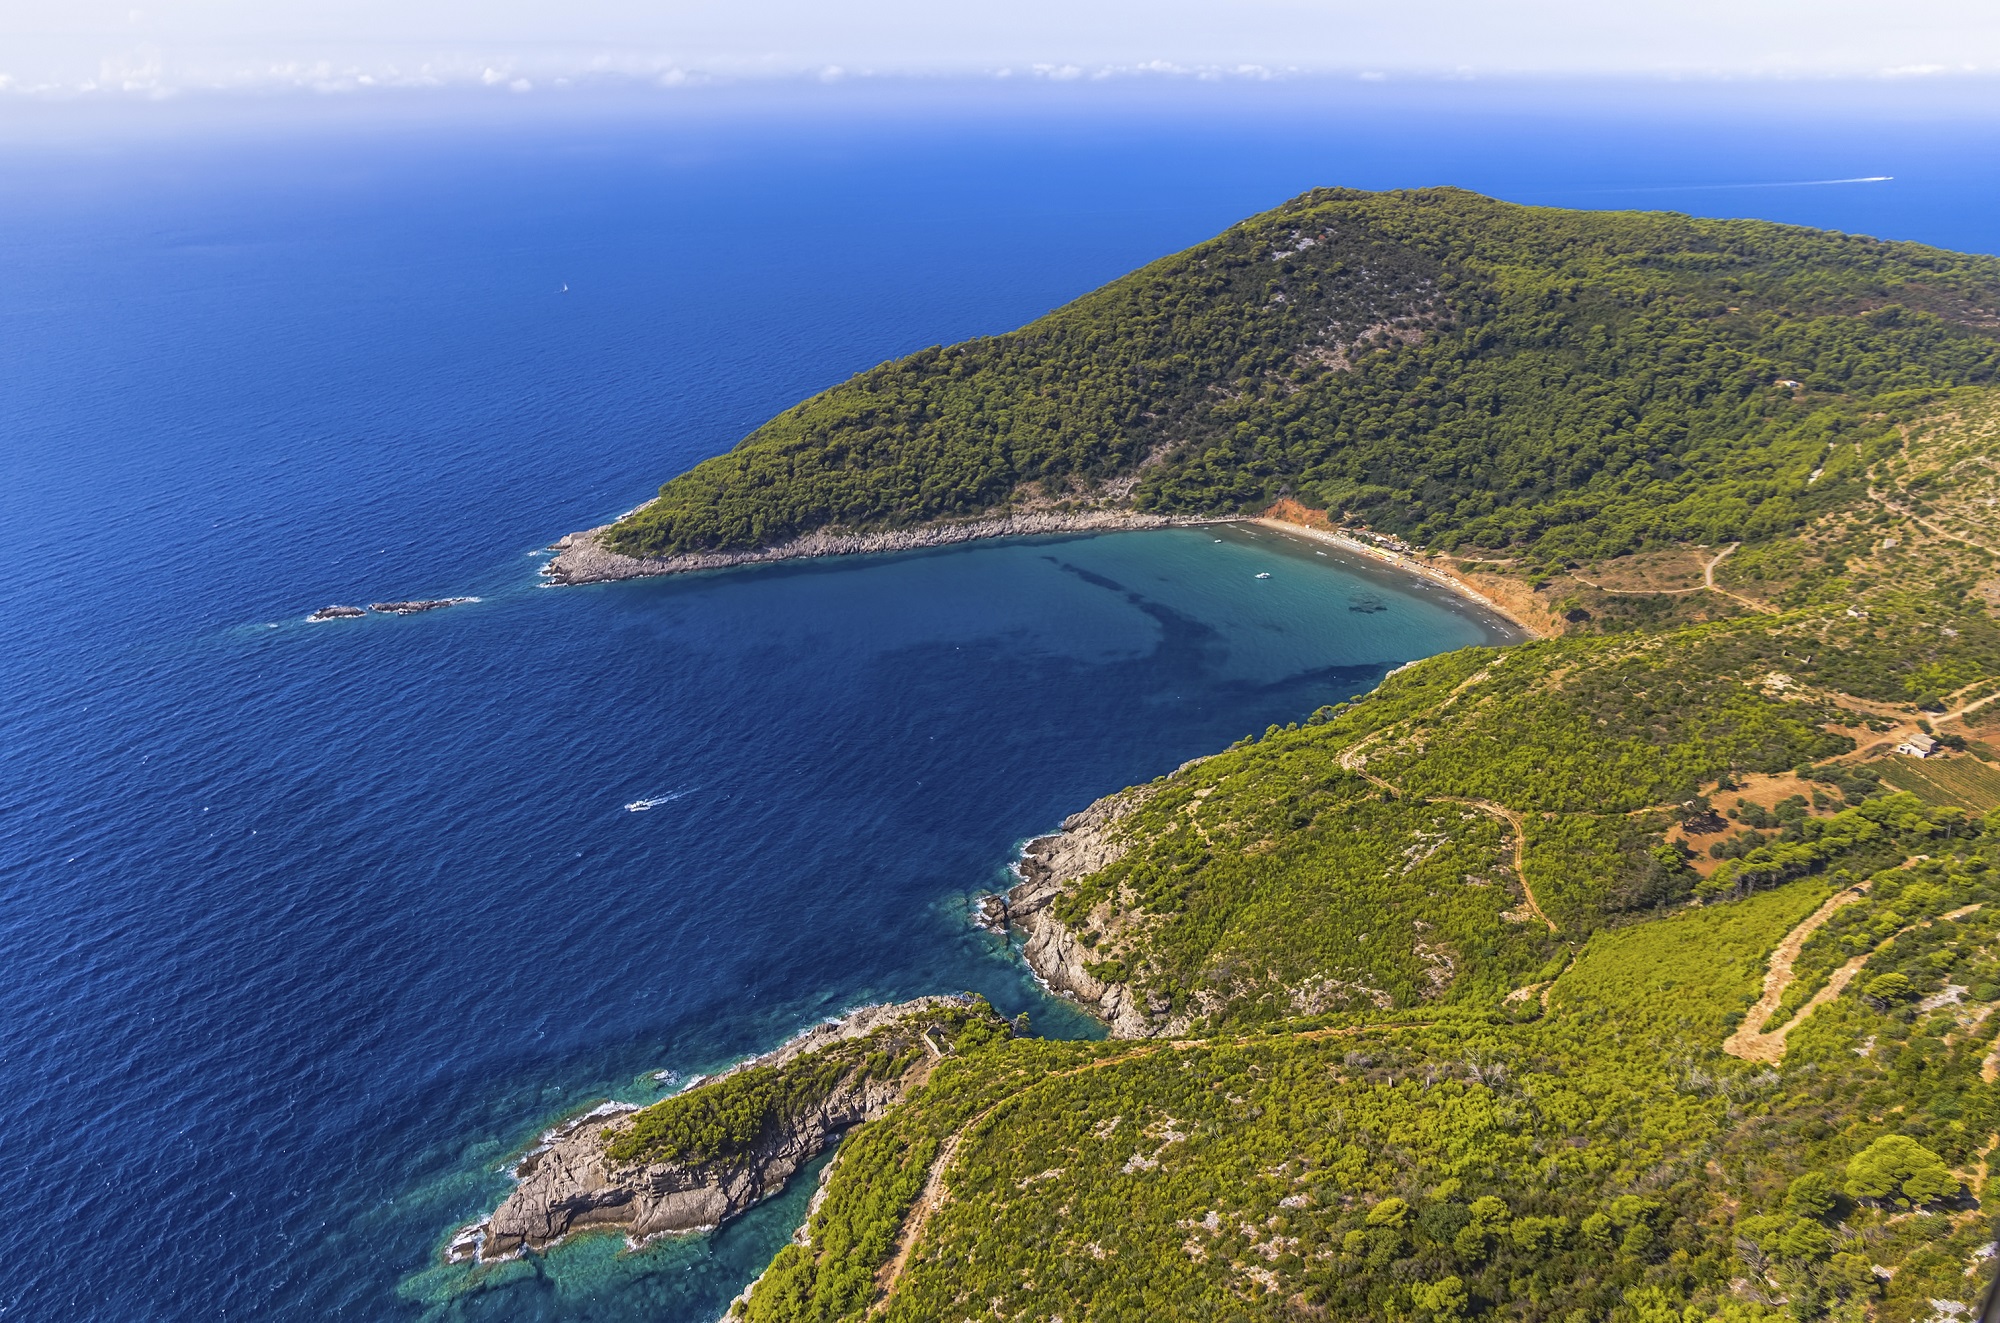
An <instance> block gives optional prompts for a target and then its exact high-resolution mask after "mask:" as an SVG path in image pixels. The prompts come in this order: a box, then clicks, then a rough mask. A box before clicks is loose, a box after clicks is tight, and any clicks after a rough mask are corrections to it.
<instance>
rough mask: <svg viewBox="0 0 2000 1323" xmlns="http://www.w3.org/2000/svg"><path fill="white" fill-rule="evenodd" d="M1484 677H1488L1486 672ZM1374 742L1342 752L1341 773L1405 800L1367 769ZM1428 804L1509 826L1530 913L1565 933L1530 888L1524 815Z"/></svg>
mask: <svg viewBox="0 0 2000 1323" xmlns="http://www.w3.org/2000/svg"><path fill="white" fill-rule="evenodd" d="M1481 674H1484V673H1483V672H1482V673H1481ZM1478 678H1479V676H1474V677H1472V679H1473V680H1476V679H1478ZM1471 683H1472V680H1467V681H1466V682H1465V684H1471ZM1463 688H1465V685H1463V684H1462V685H1460V686H1459V689H1463ZM1457 696H1458V693H1457V690H1454V691H1453V692H1452V697H1454V698H1456V697H1457ZM1447 701H1449V700H1447ZM1373 742H1374V737H1373V736H1370V737H1369V738H1368V739H1366V740H1363V741H1362V742H1361V743H1359V744H1357V745H1355V746H1354V747H1352V748H1350V749H1344V750H1342V751H1341V754H1340V766H1341V770H1343V771H1348V772H1352V773H1354V774H1355V775H1356V776H1358V777H1360V778H1361V779H1362V780H1364V781H1366V782H1368V784H1370V785H1372V786H1376V787H1378V788H1380V789H1382V790H1386V791H1388V792H1389V793H1390V794H1392V795H1395V796H1396V797H1397V798H1399V799H1401V798H1405V796H1404V795H1403V792H1402V790H1400V789H1399V788H1397V787H1396V786H1394V785H1392V784H1390V783H1389V782H1387V781H1384V780H1383V779H1382V778H1381V777H1379V776H1377V775H1375V774H1374V773H1373V772H1371V771H1369V770H1368V769H1367V767H1366V766H1365V765H1364V764H1365V763H1366V761H1367V749H1368V746H1369V745H1370V744H1371V743H1373ZM1424 802H1425V803H1427V804H1463V805H1465V806H1466V807H1468V808H1476V809H1478V810H1479V811H1480V812H1481V813H1484V814H1487V815H1488V816H1490V817H1495V818H1498V819H1500V821H1502V822H1504V823H1506V824H1507V827H1508V829H1509V830H1510V831H1512V832H1513V833H1514V876H1515V877H1516V878H1517V879H1519V881H1520V883H1521V895H1522V896H1523V897H1525V898H1526V899H1527V902H1528V910H1529V912H1530V913H1532V914H1533V915H1534V916H1535V917H1536V918H1538V919H1540V920H1541V921H1542V922H1543V923H1545V924H1547V925H1548V926H1549V931H1550V932H1552V933H1553V932H1560V931H1561V929H1559V928H1557V927H1556V921H1555V920H1554V919H1551V918H1550V917H1549V916H1548V914H1547V913H1546V912H1545V911H1544V910H1543V909H1542V903H1541V902H1540V901H1538V900H1536V899H1535V890H1534V888H1533V887H1531V886H1529V885H1528V864H1527V858H1528V828H1527V824H1526V823H1524V822H1522V821H1521V815H1520V814H1518V813H1516V812H1515V811H1514V810H1513V809H1510V808H1508V807H1507V806H1506V805H1505V804H1496V803H1494V802H1493V801H1492V800H1490V799H1466V798H1463V797H1461V796H1459V795H1433V796H1431V797H1430V798H1429V799H1427V800H1425V801H1424Z"/></svg>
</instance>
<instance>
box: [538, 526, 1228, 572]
mask: <svg viewBox="0 0 2000 1323" xmlns="http://www.w3.org/2000/svg"><path fill="white" fill-rule="evenodd" d="M1213 522H1215V521H1214V520H1213V519H1186V518H1176V517H1172V516H1167V515H1154V514H1141V513H1139V512H1138V511H1135V510H1124V509H1098V510H1075V511H1057V510H1028V511H1017V512H1015V513H1012V514H1007V515H1001V516H997V517H992V518H983V519H965V520H952V521H947V522H941V523H933V524H924V525H921V526H918V527H915V528H898V529H886V530H883V531H879V532H873V533H848V532H834V531H831V530H828V529H816V530H814V531H813V532H811V533H807V534H804V535H803V536H800V537H795V538H792V539H790V540H789V541H786V542H780V543H778V544H776V545H775V546H769V547H760V548H756V549H754V550H750V551H700V552H688V553H685V554H683V555H678V556H659V557H652V556H646V557H640V556H625V555H621V554H619V553H618V552H615V551H613V550H611V549H610V548H609V547H606V546H605V545H604V535H605V533H607V532H608V531H610V529H611V528H612V525H610V524H605V525H603V526H601V527H598V528H592V529H588V530H586V531H584V532H581V533H571V534H569V535H568V536H567V537H565V538H563V539H562V540H561V541H559V542H557V543H556V544H555V550H556V555H555V557H554V558H553V559H552V560H550V561H549V563H548V564H547V565H545V566H543V567H542V573H543V575H545V576H546V577H547V578H549V579H551V580H553V581H554V582H556V583H559V584H579V583H608V582H610V581H612V580H616V579H639V578H645V577H646V576H648V575H655V574H685V573H687V572H689V571H691V570H720V569H727V568H728V567H730V566H732V565H752V564H758V563H762V562H765V561H780V560H810V559H816V558H819V557H823V556H856V555H863V554H867V553H870V552H887V551H921V550H924V549H925V548H928V547H947V546H952V545H954V544H956V543H960V542H974V541H978V540H980V539H982V538H995V537H1030V536H1034V535H1038V534H1049V533H1109V532H1113V531H1117V530H1123V529H1137V528H1175V527H1182V526H1188V525H1194V524H1203V523H1213Z"/></svg>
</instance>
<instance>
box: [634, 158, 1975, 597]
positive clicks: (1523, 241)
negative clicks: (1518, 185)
mask: <svg viewBox="0 0 2000 1323" xmlns="http://www.w3.org/2000/svg"><path fill="white" fill-rule="evenodd" d="M1996 317H2000V261H1997V260H1995V259H1993V258H1986V257H1968V256H1964V255H1960V254H1954V253H1946V252H1941V251H1939V250H1936V249H1930V248H1925V247H1922V246H1919V245H1916V244H1904V243H1880V242H1876V241H1874V240H1872V239H1866V238H1858V237H1854V236H1848V235H1840V234H1832V233H1825V232H1819V231H1811V230H1802V229H1797V228H1793V227H1787V226H1780V225H1773V224H1767V223H1763V222H1757V221H1707V220H1694V219H1690V218H1688V217H1684V216H1674V215H1665V214H1657V213H1604V212H1574V211H1557V210H1551V209H1546V208H1530V207H1517V206H1511V205H1508V204H1506V203H1501V202H1496V201H1493V200H1492V199H1489V198H1484V197H1480V196H1478V195H1476V194H1472V193H1466V192H1463V191H1460V190H1456V189H1425V190H1415V191H1408V192H1396V193H1379V194H1369V193H1357V192H1351V191H1346V190H1333V189H1327V190H1318V191H1315V192H1312V193H1308V194H1306V195H1304V196H1303V197H1300V198H1298V199H1296V200H1295V201H1293V202H1290V203H1288V204H1286V205H1285V206H1283V207H1280V208H1278V209H1277V210H1275V211H1272V212H1269V213H1266V214H1265V215H1262V216H1259V217H1256V218H1254V219H1252V220H1249V221H1246V222H1244V223H1242V224H1240V225H1238V226H1236V227H1234V228H1232V229H1231V230H1229V231H1228V232H1226V233H1224V234H1222V235H1220V236H1218V237H1217V238H1215V239H1213V240H1210V241H1209V242H1207V243H1204V244H1201V245H1199V246H1197V247H1195V248H1191V249H1189V250H1188V251H1186V252H1184V253H1180V254H1177V255H1175V256H1173V257H1170V258H1166V259H1164V260H1162V261H1160V262H1156V263H1154V264H1153V265H1152V266H1149V267H1147V268H1145V269H1143V270H1141V271H1138V272H1135V273H1133V274H1132V275H1130V276H1127V277H1125V278H1123V279H1121V280H1118V281H1114V282H1113V283H1112V284H1110V285H1107V286H1105V287H1104V288H1103V289H1100V290H1098V291H1096V292H1095V293H1092V294H1089V295H1086V296H1085V297H1083V298H1081V299H1079V300H1077V301H1076V302H1075V303H1072V304H1070V305H1069V306H1067V307H1065V308H1062V309H1059V310H1058V311H1056V312H1054V313H1051V314H1050V315H1049V316H1047V317H1044V318H1042V319H1041V320H1040V321H1037V322H1034V323H1032V324H1030V325H1028V326H1026V327H1023V328H1022V329H1020V330H1018V331H1014V332H1010V333H1008V334H1006V335H1000V336H994V337H991V338H989V339H983V340H973V341H968V342H966V343H964V344H960V345H954V346H951V347H948V348H939V349H927V350H924V351H922V352H920V353H917V354H913V355H911V356H910V357H908V358H906V359H901V360H898V361H896V362H892V363H886V364H883V365H882V366H881V367H878V368H874V369H871V370H870V371H868V372H864V373H862V374H861V375H860V376H858V377H855V378H854V379H853V380H851V381H848V382H846V383H844V384H842V385H840V386H836V387H834V388H833V389H831V390H828V391H826V392H824V393H822V394H820V395H817V396H814V397H813V398H812V399H810V400H807V401H805V402H803V403H802V404H799V405H798V406H796V407H794V408H792V409H789V410H787V411H786V412H785V413H783V414H780V415H779V416H778V417H776V418H774V419H772V420H771V421H770V422H768V423H766V424H765V425H764V426H763V427H761V428H759V429H758V430H757V431H756V432H754V433H752V434H751V435H750V436H749V437H748V438H746V439H745V440H744V441H743V442H742V444H740V445H739V446H737V447H736V449H734V450H732V451H730V452H729V453H728V454H726V455H722V456H719V457H717V458H715V459H711V460H708V461H706V462H704V463H702V464H700V465H698V466H696V467H695V468H694V469H693V470H691V471H690V472H688V473H686V474H683V475H681V476H680V477H678V478H676V479H674V480H673V481H672V482H669V483H668V484H667V485H666V486H665V487H663V488H662V489H661V493H660V496H659V498H658V499H657V500H656V501H654V502H652V503H651V504H649V505H647V506H645V507H643V508H642V509H640V510H639V511H636V512H634V513H633V514H632V515H630V516H628V517H627V518H626V519H625V520H623V521H621V522H620V523H619V524H618V525H616V526H615V527H614V529H613V530H612V532H611V533H610V535H609V539H608V544H609V545H610V546H611V547H612V548H613V549H614V550H617V551H620V552H623V553H626V554H628V555H649V556H662V555H671V554H675V553H682V552H691V551H707V550H732V549H745V548H751V547H757V546H763V545H768V544H771V543H776V542H782V541H783V540H785V539H786V538H789V537H792V536H795V535H798V534H801V533H804V532H808V531H812V530H816V529H823V528H836V529H862V530H865V529H874V528H881V527H899V526H905V525H910V524H913V523H919V522H922V521H927V520H937V519H949V518H959V517H965V516H971V515H977V514H982V513H992V512H996V511H1000V510H1006V509H1019V508H1047V507H1052V506H1053V507H1063V506H1071V505H1076V504H1082V505H1111V506H1131V507H1133V508H1136V509H1139V510H1146V511H1162V512H1175V513H1222V512H1237V511H1241V510H1246V509H1254V508H1261V507H1262V506H1264V505H1267V504H1269V503H1270V502H1271V501H1272V500H1273V499H1275V498H1277V497H1278V496H1280V495H1297V496H1298V497H1299V498H1300V499H1301V500H1302V501H1304V502H1305V503H1306V504H1309V505H1313V506H1316V507H1323V508H1326V509H1329V510H1331V511H1334V512H1336V513H1339V512H1345V513H1346V514H1347V515H1348V516H1349V517H1350V518H1353V519H1356V520H1361V521H1365V522H1367V523H1368V524H1370V525H1371V526H1373V527H1375V528H1377V529H1379V530H1382V531H1385V532H1390V533H1395V534H1399V535H1402V536H1405V537H1408V538H1411V539H1413V540H1416V541H1419V542H1424V543H1429V544H1435V545H1437V546H1440V547H1444V548H1447V549H1449V548H1460V547H1474V546H1476V547H1485V548H1508V549H1511V550H1513V551H1516V552H1522V553H1530V554H1533V555H1534V556H1536V557H1537V558H1540V559H1544V560H1546V559H1552V558H1563V557H1575V556H1604V555H1617V554H1620V553H1622V552H1630V551H1634V550H1637V549H1638V548H1640V547H1641V546H1642V545H1645V544H1646V543H1647V542H1648V541H1649V540H1650V541H1657V540H1660V539H1668V540H1686V541H1694V542H1720V541H1723V540H1727V539H1729V538H1733V537H1740V536H1751V537H1757V536H1768V535H1771V534H1775V533H1778V532H1781V531H1785V530H1789V529H1792V528H1796V527H1797V526H1799V525H1800V524H1801V523H1802V522H1804V521H1805V520H1807V519H1808V518H1810V517H1811V516H1812V515H1813V514H1815V513H1817V512H1820V511H1823V510H1825V509H1827V508H1829V507H1830V506H1832V505H1835V504H1838V503H1839V502H1840V501H1842V500H1844V499H1846V498H1847V496H1848V495H1849V494H1850V493H1849V491H1848V484H1849V483H1850V482H1851V481H1852V480H1853V478H1854V475H1855V471H1856V470H1855V466H1854V465H1852V464H1849V463H1840V464H1827V463H1826V462H1825V461H1826V460H1827V459H1828V458H1829V457H1830V456H1837V455H1838V454H1839V453H1844V452H1845V449H1846V447H1845V444H1844V443H1846V442H1849V441H1853V440H1863V441H1866V440H1870V439H1873V438H1877V437H1879V436H1881V435H1882V434H1883V428H1884V426H1885V416H1886V418H1889V419H1893V418H1896V417H1901V416H1904V415H1905V414H1907V413H1908V412H1909V411H1910V410H1912V409H1917V408H1921V406H1922V402H1923V400H1924V399H1925V398H1927V396H1928V393H1930V392H1933V391H1935V390H1936V389H1937V388H1940V387H1949V386H1957V385H1966V384H1975V383H1981V382H1986V381H1990V380H1993V379H1994V374H1995V371H1996V367H2000V346H1996V344H1995V341H1994V339H1993V338H1992V335H1991V332H1992V330H1993V328H1994V327H1995V325H1996ZM1780 383H1795V384H1786V385H1781V384H1780ZM1830 448H1834V449H1830ZM1817 468H1824V469H1825V472H1824V473H1823V474H1822V475H1821V478H1820V480H1819V481H1818V482H1816V483H1813V484H1810V485H1809V484H1808V481H1807V480H1808V475H1809V474H1811V473H1812V472H1813V471H1814V470H1815V469H1817Z"/></svg>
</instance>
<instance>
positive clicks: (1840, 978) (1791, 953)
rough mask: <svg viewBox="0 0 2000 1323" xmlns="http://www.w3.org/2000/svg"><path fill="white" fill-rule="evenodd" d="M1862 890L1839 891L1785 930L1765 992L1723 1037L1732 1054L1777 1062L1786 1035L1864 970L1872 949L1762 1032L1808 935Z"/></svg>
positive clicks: (1773, 956) (1789, 981) (1782, 995)
mask: <svg viewBox="0 0 2000 1323" xmlns="http://www.w3.org/2000/svg"><path fill="white" fill-rule="evenodd" d="M1863 894H1864V893H1863V892H1861V891H1859V890H1857V889H1855V888H1852V887H1850V888H1849V889H1847V890H1846V891H1843V892H1840V893H1839V894H1838V895H1835V896H1832V897H1829V898H1828V899H1827V902H1826V903H1825V904H1824V905H1821V906H1820V907H1819V908H1818V909H1816V910H1814V911H1813V912H1812V913H1811V914H1808V915H1807V916H1806V917H1805V918H1804V919H1803V920H1801V921H1800V923H1799V926H1798V927H1796V928H1794V929H1792V930H1791V931H1790V932H1788V933H1786V934H1785V940H1784V941H1782V942H1779V943H1778V949H1777V950H1775V951H1773V952H1771V967H1770V969H1769V970H1768V971H1766V972H1765V974H1764V995H1763V996H1761V997H1759V998H1758V999H1757V1004H1756V1005H1755V1006H1752V1007H1751V1008H1750V1011H1749V1013H1748V1014H1747V1015H1745V1016H1744V1017H1743V1023H1742V1025H1740V1026H1739V1027H1738V1028H1737V1030H1736V1032H1735V1033H1733V1034H1731V1035H1729V1037H1728V1038H1725V1039H1724V1040H1723V1041H1722V1050H1723V1051H1725V1052H1727V1053H1728V1054H1729V1055H1730V1056H1732V1057H1741V1058H1743V1059H1744V1060H1745V1061H1768V1062H1771V1063H1773V1064H1776V1063H1777V1062H1778V1061H1780V1060H1782V1059H1783V1058H1784V1055H1785V1035H1787V1034H1789V1033H1790V1032H1791V1031H1792V1030H1793V1029H1794V1028H1796V1027H1797V1026H1799V1025H1801V1024H1803V1023H1805V1019H1806V1017H1807V1016H1809V1015H1811V1014H1812V1013H1813V1012H1814V1011H1816V1010H1818V1009H1819V1008H1820V1007H1821V1006H1823V1005H1825V1004H1826V1003H1827V1002H1829V1001H1832V1000H1833V999H1834V998H1835V997H1838V996H1839V995H1840V994H1841V993H1842V992H1844V991H1846V989H1847V985H1848V984H1849V983H1851V982H1853V980H1854V976H1855V975H1856V974H1858V973H1860V972H1861V966H1862V965H1864V964H1866V963H1867V962H1868V955H1872V954H1873V952H1872V951H1871V952H1869V953H1867V954H1863V955H1859V956H1856V957H1855V958H1854V959H1852V960H1850V961H1848V962H1847V963H1846V964H1844V965H1842V966H1841V967H1840V968H1839V969H1838V970H1836V971H1835V973H1834V976H1833V978H1832V979H1831V980H1830V981H1829V982H1828V983H1827V985H1826V986H1825V987H1824V988H1821V989H1820V990H1819V991H1818V992H1817V993H1815V994H1814V995H1813V999H1812V1000H1811V1001H1810V1002H1807V1003H1806V1004H1805V1005H1804V1006H1802V1007H1800V1008H1799V1013H1798V1014H1797V1015H1794V1016H1793V1017H1792V1018H1791V1019H1790V1020H1788V1021H1786V1022H1785V1023H1784V1024H1781V1025H1779V1026H1778V1027H1777V1028H1776V1029H1773V1030H1772V1031H1771V1032H1770V1033H1768V1034H1767V1033H1764V1032H1762V1026H1763V1024H1764V1021H1766V1020H1768V1019H1770V1018H1771V1015H1772V1013H1773V1012H1775V1011H1776V1010H1777V1009H1778V1003H1779V1002H1781V1001H1783V1000H1784V998H1785V989H1786V988H1789V987H1790V986H1791V985H1792V966H1793V964H1794V963H1796V962H1797V960H1798V958H1799V951H1800V950H1801V949H1802V948H1803V947H1804V946H1805V944H1806V939H1807V938H1809V937H1811V936H1812V935H1813V934H1814V933H1816V932H1818V931H1819V929H1820V925H1822V924H1824V923H1825V922H1826V921H1827V920H1828V919H1831V918H1832V917H1833V915H1834V912H1835V911H1836V910H1839V909H1841V908H1842V907H1843V906H1847V905H1852V904H1853V903H1854V902H1855V901H1857V900H1860V899H1861V897H1862V895H1863Z"/></svg>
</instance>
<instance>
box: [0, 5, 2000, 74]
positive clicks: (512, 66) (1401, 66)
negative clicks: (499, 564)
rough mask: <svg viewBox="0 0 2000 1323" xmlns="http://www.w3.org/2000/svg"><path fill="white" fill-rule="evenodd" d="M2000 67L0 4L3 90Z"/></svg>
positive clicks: (1995, 53)
mask: <svg viewBox="0 0 2000 1323" xmlns="http://www.w3.org/2000/svg"><path fill="white" fill-rule="evenodd" d="M1001 71H1006V72H1007V74H1008V76H1012V77H1045V78H1046V77H1054V78H1075V77H1091V76H1102V75H1104V74H1106V73H1108V72H1109V73H1117V72H1125V73H1146V72H1151V73H1155V74H1161V73H1174V72H1181V73H1206V74H1209V75H1211V76H1214V75H1223V76H1234V77H1258V76H1264V75H1265V74H1272V73H1283V72H1287V71H1299V72H1349V73H1353V74H1355V75H1362V74H1388V75H1394V74H1398V73H1419V72H1421V73H1453V72H1458V73H1469V74H1474V75H1477V74H1501V73H1545V74H1549V73H1553V74H1580V73H1618V74H1626V73H1660V74H1697V75H1716V74H1720V75H1733V76H1742V75H1785V76H1824V75H1849V76H1852V75H1863V76H1891V77H1918V76H1926V75H1938V74H1948V73H1958V72H1974V73H1979V72H1986V73H1991V72H2000V0H1866V2H1864V0H137V2H136V3H133V2H132V0H0V87H5V88H6V89H7V90H10V91H13V92H15V93H24V92H25V93H31V94H35V93H38V94H42V95H63V94H73V93H77V92H85V93H91V94H96V95H105V94H117V95H139V96H144V95H151V94H159V93H162V92H170V91H177V90H186V89H192V88H201V87H260V86H261V87H282V86H300V87H318V88H322V89H328V90H333V89H363V88H366V87H369V86H384V85H430V84H443V85H451V84H465V83H472V84H480V83H484V84H487V85H491V86H494V87H496V88H511V89H513V90H515V91H518V92H532V91H541V90H552V89H553V88H554V87H555V86H556V85H557V84H558V82H559V81H560V80H569V81H570V82H572V83H573V82H575V81H577V80H579V79H589V78H592V77H610V76H622V77H626V78H641V79H649V80H658V81H664V82H667V83H670V84H671V83H677V82H685V81H701V80H702V79H704V78H712V77H728V78H735V77H742V76H746V75H759V74H788V75H798V74H812V75H818V76H825V77H855V76H865V75H867V74H870V73H956V74H964V73H982V74H999V73H1000V72H1001Z"/></svg>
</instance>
